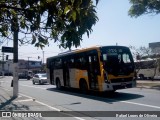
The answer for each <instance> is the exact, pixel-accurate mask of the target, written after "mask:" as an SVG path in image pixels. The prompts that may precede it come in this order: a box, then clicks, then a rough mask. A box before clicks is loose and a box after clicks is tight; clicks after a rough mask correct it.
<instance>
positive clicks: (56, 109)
mask: <svg viewBox="0 0 160 120" xmlns="http://www.w3.org/2000/svg"><path fill="white" fill-rule="evenodd" d="M19 94H20V95H22V96H25V97H28V98H31V99H32V100H33V99H34V98H32V97H31V96H28V95H25V94H22V93H19ZM34 102H37V103H39V104H41V105H44V106H46V107H49V108H50V109H53V110H55V111H58V112H60V113H62V114H66V115H68V116H71V117H73V118H75V119H78V120H85V119H83V118H80V117H76V116H74V115H71V114H67V113H63V111H62V110H60V109H58V108H55V107H52V106H50V105H47V104H45V103H43V102H40V101H38V100H35V101H34Z"/></svg>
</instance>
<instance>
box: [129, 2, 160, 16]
mask: <svg viewBox="0 0 160 120" xmlns="http://www.w3.org/2000/svg"><path fill="white" fill-rule="evenodd" d="M130 3H131V4H132V6H131V8H130V10H129V15H130V16H131V17H138V16H140V15H142V14H149V13H154V14H159V13H160V0H130Z"/></svg>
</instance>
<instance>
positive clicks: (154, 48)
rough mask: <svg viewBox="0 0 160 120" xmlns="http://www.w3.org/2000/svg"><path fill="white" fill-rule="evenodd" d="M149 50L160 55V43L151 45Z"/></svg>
mask: <svg viewBox="0 0 160 120" xmlns="http://www.w3.org/2000/svg"><path fill="white" fill-rule="evenodd" d="M149 48H150V49H151V50H152V53H153V54H160V42H153V43H149Z"/></svg>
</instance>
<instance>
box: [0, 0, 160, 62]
mask: <svg viewBox="0 0 160 120" xmlns="http://www.w3.org/2000/svg"><path fill="white" fill-rule="evenodd" d="M130 6H131V4H130V3H129V0H100V1H99V4H98V6H97V8H96V11H97V16H98V18H99V21H98V22H97V23H96V25H95V26H93V28H92V29H93V32H92V33H91V34H90V37H89V38H88V37H87V35H86V34H85V35H83V41H82V42H81V46H80V47H78V48H77V49H81V48H86V47H91V46H96V45H103V46H107V45H116V44H118V45H122V46H135V47H136V48H139V47H140V46H145V47H148V44H149V43H151V42H160V33H159V32H160V14H158V15H153V14H147V15H142V16H140V17H138V18H131V17H130V16H128V10H129V8H130ZM3 45H6V43H3V44H2V45H1V46H3ZM7 45H8V46H13V44H12V43H11V42H9V43H8V44H7ZM72 49H75V48H72ZM67 50H68V49H67ZM67 50H64V49H59V47H58V45H57V44H56V43H53V41H50V46H49V47H48V46H46V47H45V48H44V49H43V50H41V49H40V48H39V49H37V48H36V47H34V46H33V45H27V46H19V59H25V60H28V58H29V60H36V61H41V60H42V61H43V58H44V62H46V58H47V57H51V56H55V55H57V54H58V53H60V52H62V51H67ZM43 51H44V52H43ZM43 53H44V57H43ZM6 54H7V55H9V59H12V58H13V57H12V54H9V53H6ZM38 56H40V59H38Z"/></svg>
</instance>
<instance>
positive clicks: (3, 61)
mask: <svg viewBox="0 0 160 120" xmlns="http://www.w3.org/2000/svg"><path fill="white" fill-rule="evenodd" d="M2 75H3V76H4V53H2Z"/></svg>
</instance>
